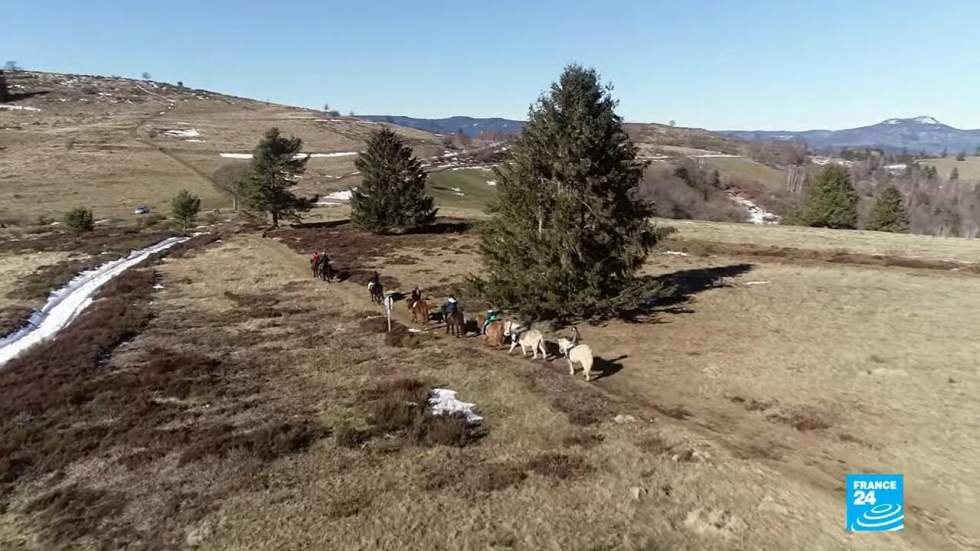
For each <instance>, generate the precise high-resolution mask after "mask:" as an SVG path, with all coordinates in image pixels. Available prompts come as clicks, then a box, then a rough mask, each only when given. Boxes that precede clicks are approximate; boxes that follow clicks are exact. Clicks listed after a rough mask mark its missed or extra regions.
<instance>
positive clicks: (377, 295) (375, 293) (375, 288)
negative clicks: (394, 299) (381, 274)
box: [368, 282, 385, 304]
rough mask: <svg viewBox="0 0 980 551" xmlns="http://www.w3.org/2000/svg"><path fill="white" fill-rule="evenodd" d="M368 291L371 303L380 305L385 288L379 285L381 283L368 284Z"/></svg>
mask: <svg viewBox="0 0 980 551" xmlns="http://www.w3.org/2000/svg"><path fill="white" fill-rule="evenodd" d="M368 291H370V293H371V302H376V303H378V304H381V303H382V302H383V301H384V298H385V288H384V286H383V285H381V282H377V283H374V284H373V285H372V284H368Z"/></svg>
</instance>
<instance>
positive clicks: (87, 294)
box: [0, 237, 188, 366]
mask: <svg viewBox="0 0 980 551" xmlns="http://www.w3.org/2000/svg"><path fill="white" fill-rule="evenodd" d="M187 239H188V238H187V237H170V238H167V239H164V240H163V241H160V242H159V243H157V244H155V245H151V246H149V247H147V248H145V249H139V250H135V251H133V252H131V253H129V256H127V257H126V258H120V259H118V260H113V261H111V262H107V263H105V264H103V265H102V266H99V267H98V268H95V269H94V270H89V271H86V272H82V273H80V274H78V275H77V276H76V277H75V278H74V279H72V280H71V281H70V282H68V284H67V285H65V286H64V287H62V288H60V289H58V290H56V291H54V292H53V293H51V295H50V296H49V297H48V302H47V303H46V304H45V305H44V307H43V308H41V310H39V311H37V312H35V313H34V314H32V315H31V318H30V320H29V321H28V323H27V325H26V326H24V327H22V328H21V329H19V330H18V331H16V332H14V333H12V334H10V335H8V336H6V337H4V338H3V339H0V366H2V365H3V364H5V363H7V362H8V361H10V360H12V359H14V358H16V357H17V356H19V355H20V354H21V353H23V352H24V351H25V350H27V349H28V348H30V347H32V346H34V345H35V344H37V343H39V342H41V341H44V340H46V339H49V338H51V337H53V336H54V335H55V334H56V333H57V332H58V331H60V330H61V329H63V328H64V327H65V326H67V325H68V324H69V323H71V322H72V321H74V320H75V318H77V317H78V315H79V314H81V313H82V311H83V310H85V308H86V307H88V305H89V304H91V303H92V296H93V295H94V294H95V292H96V291H98V290H99V288H100V287H102V286H103V285H105V284H106V283H108V282H109V281H111V280H112V279H113V278H115V277H116V276H118V275H120V274H122V273H123V272H125V271H126V270H128V269H129V268H131V267H133V266H135V265H137V264H139V263H140V262H143V261H144V260H146V259H147V258H149V257H150V256H151V255H154V254H156V253H159V252H162V251H165V250H167V249H169V248H170V247H173V246H174V245H176V244H178V243H182V242H184V241H187Z"/></svg>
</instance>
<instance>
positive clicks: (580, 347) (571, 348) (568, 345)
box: [558, 327, 595, 381]
mask: <svg viewBox="0 0 980 551" xmlns="http://www.w3.org/2000/svg"><path fill="white" fill-rule="evenodd" d="M572 330H573V331H575V336H574V337H573V338H572V339H566V338H565V337H562V338H560V339H558V350H559V351H560V352H561V353H562V355H563V356H565V358H566V360H567V361H568V374H569V375H575V364H580V365H581V366H582V372H583V373H584V374H585V380H586V381H590V380H592V364H593V362H594V361H595V356H594V355H593V354H592V348H591V347H590V346H589V345H587V344H578V341H579V334H578V329H577V328H575V327H572Z"/></svg>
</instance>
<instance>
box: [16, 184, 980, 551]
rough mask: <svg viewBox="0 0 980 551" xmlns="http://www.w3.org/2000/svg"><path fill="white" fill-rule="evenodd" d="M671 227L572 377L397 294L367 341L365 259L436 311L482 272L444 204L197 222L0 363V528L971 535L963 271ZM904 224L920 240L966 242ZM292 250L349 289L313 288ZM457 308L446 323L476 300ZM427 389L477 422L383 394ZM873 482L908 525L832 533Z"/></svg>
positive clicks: (976, 410)
mask: <svg viewBox="0 0 980 551" xmlns="http://www.w3.org/2000/svg"><path fill="white" fill-rule="evenodd" d="M473 185H477V184H476V183H474V184H473ZM482 185H485V184H482ZM323 210H330V211H331V212H333V213H336V217H338V218H339V217H342V216H343V211H344V210H345V207H337V208H333V209H323ZM457 212H461V213H465V212H466V211H464V210H457ZM672 224H674V225H675V226H677V227H678V229H679V232H678V233H677V234H675V236H673V237H672V239H671V241H669V242H667V243H665V244H664V245H663V246H662V247H661V249H660V251H659V252H658V253H657V254H655V255H654V256H652V257H651V258H650V260H649V261H648V263H647V265H646V268H645V272H647V273H649V274H651V275H654V276H657V277H659V278H661V280H662V281H664V282H666V283H669V284H671V285H673V286H675V289H676V291H675V293H674V294H673V295H672V296H671V297H670V298H669V299H665V300H664V301H663V302H662V304H659V305H657V306H656V307H655V308H654V310H653V311H652V312H651V313H650V315H649V317H647V318H644V319H641V320H634V321H632V322H625V321H608V322H605V323H602V324H598V325H589V324H582V325H580V326H579V328H580V330H581V333H582V337H583V339H584V340H585V341H586V342H588V343H589V344H590V345H591V346H592V347H593V349H594V350H595V351H596V354H597V355H598V357H599V362H598V369H597V372H598V374H597V377H596V378H595V379H594V380H593V381H592V382H589V383H587V382H585V381H584V380H583V379H582V376H581V373H579V374H577V375H576V376H574V377H572V376H569V375H568V372H567V368H566V366H565V362H564V360H563V359H559V358H557V357H556V355H555V354H554V351H553V350H552V351H551V355H550V357H549V359H548V360H547V361H541V360H537V361H532V360H530V359H522V358H520V357H519V355H518V354H517V353H515V354H512V355H508V354H507V351H506V350H493V349H490V348H488V347H486V346H485V345H484V344H483V343H482V342H481V340H480V339H478V338H475V337H469V338H464V339H455V338H451V337H447V336H445V334H444V330H443V327H442V325H441V324H437V323H435V322H433V323H431V324H428V325H427V326H424V327H423V326H419V325H415V324H413V323H412V322H411V321H410V320H409V316H408V312H407V308H406V306H405V304H404V302H399V303H397V304H396V308H395V320H394V331H393V332H392V333H390V334H387V333H386V332H385V323H384V318H383V316H382V310H381V308H380V307H379V306H378V305H375V304H372V303H371V302H370V300H369V298H368V293H367V291H366V290H365V288H364V282H365V281H366V279H365V278H366V275H367V274H368V273H369V272H370V271H371V270H375V269H376V270H379V271H380V272H381V273H382V275H383V276H384V280H383V281H384V282H385V284H386V286H387V287H388V288H389V289H390V290H400V291H407V290H408V289H410V288H411V287H412V286H413V285H415V284H418V285H421V286H422V287H423V288H425V289H426V295H427V296H428V298H429V299H430V300H431V301H432V302H433V303H434V304H435V303H438V302H441V301H443V300H444V299H445V296H446V295H447V294H448V293H450V292H453V289H457V288H461V286H460V284H461V283H462V280H463V278H464V277H465V276H466V275H468V274H472V273H475V272H477V271H478V270H479V269H480V259H479V256H478V253H477V247H476V245H477V237H476V234H475V233H474V230H473V229H472V228H470V227H469V225H468V224H466V223H463V222H460V221H453V220H444V221H443V223H441V224H440V225H439V226H437V228H436V229H437V230H439V231H433V232H429V233H422V234H414V235H403V236H389V237H379V236H374V235H371V234H366V233H363V232H361V231H359V230H356V229H353V228H352V227H351V226H350V225H349V224H346V223H344V222H342V221H340V222H334V223H320V224H311V225H307V226H298V227H295V228H283V229H281V230H277V231H272V232H267V233H265V236H264V237H263V235H261V234H260V233H259V232H258V231H256V230H251V229H249V228H248V227H241V226H231V225H227V224H226V225H223V226H217V227H214V228H212V232H213V233H212V234H211V236H202V237H201V238H198V239H197V240H196V241H194V242H192V243H191V244H190V245H189V246H188V247H187V248H186V249H185V250H182V251H177V252H175V253H174V254H172V255H170V256H168V257H165V258H164V259H162V260H160V261H156V262H155V263H151V264H149V265H147V266H146V267H144V268H141V269H139V270H136V271H133V272H131V273H130V274H129V275H127V276H124V278H122V279H121V280H120V282H119V285H120V287H118V288H114V289H113V290H111V292H108V293H107V294H104V295H103V297H102V298H101V299H100V300H97V301H96V302H95V303H94V304H93V306H92V308H91V310H90V311H89V312H88V313H87V314H86V315H85V316H83V317H82V318H81V319H80V320H78V321H77V322H76V323H75V324H73V325H72V326H70V328H69V329H68V330H66V334H65V335H64V336H63V337H59V339H58V340H57V341H55V343H54V345H53V346H52V345H46V346H42V347H39V349H38V350H37V351H36V352H32V353H31V355H30V356H29V357H27V358H25V359H24V360H23V361H22V362H21V361H20V360H18V362H20V363H15V364H14V365H10V366H7V367H5V368H4V369H2V370H0V388H3V390H4V393H5V395H6V396H14V397H15V399H14V400H12V401H8V402H6V403H5V405H4V407H3V409H2V411H0V413H2V414H3V419H4V423H5V425H4V427H3V429H2V430H3V431H4V434H7V435H14V434H16V435H17V436H16V439H15V440H7V442H6V443H5V444H4V446H6V448H5V450H4V458H5V462H4V463H0V467H2V469H0V470H2V472H0V481H2V484H3V486H2V487H3V489H4V490H3V496H4V500H3V508H2V509H0V547H2V548H4V549H6V548H13V549H38V550H41V549H53V548H59V547H65V546H66V545H65V542H67V541H71V542H74V543H75V544H77V546H78V547H82V548H87V547H91V548H98V547H100V546H102V547H110V548H116V547H126V546H129V547H134V548H140V547H145V548H154V549H159V548H180V547H200V548H206V549H242V548H246V547H247V548H249V549H307V548H311V547H319V548H331V549H354V548H391V549H395V548H422V547H425V548H431V549H458V548H473V547H481V548H484V547H486V548H493V549H506V548H518V549H527V548H533V549H559V548H563V549H567V548H573V549H650V548H662V549H729V548H740V549H741V548H744V549H759V548H762V549H773V548H781V549H804V548H808V549H816V548H819V549H950V550H953V549H973V548H976V547H977V545H980V524H978V523H977V520H976V519H977V518H980V504H978V503H977V501H976V498H975V496H976V495H977V493H978V492H980V486H978V481H980V472H978V466H977V463H976V462H975V461H973V458H974V457H975V456H976V455H977V454H978V453H980V445H978V443H977V442H976V439H975V438H974V436H975V435H976V434H977V431H978V430H980V426H978V423H977V419H980V406H978V405H977V402H976V400H975V396H976V395H977V393H978V392H980V375H978V373H977V371H976V369H975V365H974V363H975V362H974V359H975V358H976V357H977V355H978V354H980V345H978V344H977V341H976V339H973V338H972V332H973V330H972V327H975V326H976V325H977V324H978V323H980V318H978V312H980V302H978V300H980V299H977V297H980V275H978V274H977V273H976V272H975V271H970V270H963V269H957V268H958V267H959V266H960V264H959V263H957V264H956V266H950V265H946V264H938V265H932V264H929V265H915V264H913V265H910V266H908V265H903V263H902V262H896V263H891V264H885V263H868V262H865V261H864V258H865V257H864V256H861V255H875V254H889V255H898V254H900V253H901V252H902V251H906V252H908V254H909V255H910V256H911V257H915V256H920V255H923V254H925V253H926V252H927V251H926V249H927V248H928V247H926V245H925V244H924V243H923V242H920V241H921V240H922V238H919V237H917V236H891V235H888V236H885V235H883V234H871V233H860V232H839V231H836V232H835V231H831V230H827V231H825V232H819V233H815V234H814V237H813V239H811V240H805V239H802V238H801V237H799V236H797V235H796V233H795V232H796V231H797V229H796V228H787V227H778V226H767V227H755V226H749V225H739V224H708V223H699V222H690V223H682V224H676V223H673V222H672ZM811 231H812V230H811ZM216 237H217V239H216ZM877 237H880V238H881V239H880V241H881V242H880V243H878V242H877V241H878V240H877V239H876V238H877ZM685 242H687V243H689V244H692V243H693V244H696V245H697V246H694V245H691V247H690V248H689V249H688V251H689V252H687V253H685V254H686V256H685V255H684V254H677V253H680V252H682V251H680V250H677V248H676V246H678V245H683V244H684V243H685ZM37 243H46V242H45V241H43V240H41V241H38V242H37ZM743 243H752V244H754V245H756V246H759V247H766V246H768V245H770V244H772V245H777V246H779V247H785V248H789V249H790V250H791V251H792V252H789V253H785V254H783V255H782V256H779V255H773V256H767V255H758V254H754V253H753V252H752V251H749V252H745V251H742V252H740V249H739V248H738V247H733V245H738V244H743ZM929 243H930V244H932V249H933V250H934V251H936V252H935V257H937V258H949V259H967V258H969V257H970V254H971V251H972V250H973V249H972V247H974V244H973V242H972V241H967V240H958V239H939V238H930V239H929ZM26 246H27V245H26V244H24V247H26ZM37 248H39V249H46V250H47V252H45V251H42V250H38V251H36V252H28V251H27V250H26V249H24V248H18V249H17V250H16V251H9V252H7V253H5V256H3V257H2V258H0V260H4V261H5V262H6V263H5V264H0V265H2V266H4V267H5V268H4V269H5V270H6V272H5V273H9V274H11V276H12V278H13V279H15V280H21V279H23V278H24V277H25V274H26V273H27V272H28V270H29V268H30V267H31V266H35V265H42V264H46V263H50V262H55V263H56V262H59V261H64V260H65V258H66V257H65V255H66V254H67V253H65V252H54V250H55V249H58V248H59V247H57V246H55V245H54V244H50V243H49V244H48V245H46V246H43V247H41V246H38V247H37ZM313 250H328V251H330V254H331V255H332V257H333V258H334V262H335V263H336V265H337V266H338V267H339V268H340V269H341V270H342V271H344V272H345V273H346V277H347V280H346V281H344V282H341V283H326V282H322V281H318V280H315V279H313V278H312V277H311V276H310V271H309V264H308V262H307V256H308V254H309V253H310V252H311V251H313ZM824 250H832V251H837V252H838V253H839V252H840V251H843V250H846V251H850V252H851V253H852V254H854V255H859V256H856V257H854V258H848V257H843V256H839V257H826V256H824V255H822V254H817V253H820V252H821V251H824ZM808 251H809V252H811V253H813V254H804V253H806V252H808ZM15 254H16V255H17V256H16V257H17V258H19V259H22V261H21V262H22V264H19V265H14V264H13V263H12V262H11V261H10V259H11V258H13V256H12V255H15ZM14 287H16V285H15V286H14ZM461 290H462V289H461ZM466 300H467V299H466V298H465V297H464V309H465V310H466V311H467V312H468V313H469V314H470V315H475V314H476V313H477V312H478V311H480V310H482V309H483V308H484V307H485V306H486V305H484V304H479V303H475V302H466ZM120 301H122V302H121V303H120ZM6 304H8V301H5V302H4V305H6ZM120 304H129V305H130V306H129V307H127V308H126V310H125V312H126V314H125V316H122V317H120V316H119V314H116V313H113V312H114V310H113V309H114V308H118V307H119V305H120ZM96 327H98V328H99V330H98V333H93V331H94V330H95V328H96ZM419 330H421V331H419ZM117 332H119V333H120V334H121V333H125V334H127V335H128V337H126V338H125V339H124V340H119V336H118V335H117ZM546 332H547V333H548V335H549V339H550V340H552V341H554V339H555V338H556V337H557V336H558V335H559V334H563V333H564V332H566V331H563V330H556V331H546ZM58 343H60V344H58ZM54 373H57V374H58V377H59V381H60V383H59V384H58V385H56V386H52V382H51V376H52V374H54ZM432 387H437V388H449V389H452V390H455V391H457V392H458V396H459V398H460V399H461V400H463V401H466V402H472V403H475V404H476V407H477V410H478V412H479V414H480V415H482V416H483V417H484V422H483V423H482V424H481V425H480V426H479V428H478V429H467V428H465V426H458V425H454V424H453V423H449V424H448V425H445V426H444V425H440V424H437V423H434V422H433V421H432V419H434V418H429V417H424V416H420V415H421V414H420V413H419V411H417V408H413V407H412V406H405V404H406V403H409V404H410V403H411V401H412V400H415V399H417V398H412V397H413V396H418V393H419V392H424V390H425V389H427V388H432ZM869 391H870V392H871V394H870V395H871V396H873V398H871V399H869V397H868V396H869V394H868V392H869ZM406 400H407V402H406ZM133 404H139V407H134V406H133ZM25 415H30V416H31V418H32V422H31V423H30V424H26V425H25V424H23V419H25V417H24V416H25ZM880 471H897V472H903V473H904V474H905V476H906V484H907V493H906V500H907V504H908V507H909V510H908V513H907V519H908V521H909V522H908V524H907V528H906V530H905V531H904V532H903V533H902V534H897V535H893V536H889V537H887V538H861V537H857V536H853V535H847V534H846V533H845V532H844V531H843V529H842V523H843V506H844V498H843V494H842V492H843V477H844V475H845V474H846V473H853V472H880ZM953 481H956V484H954V483H953Z"/></svg>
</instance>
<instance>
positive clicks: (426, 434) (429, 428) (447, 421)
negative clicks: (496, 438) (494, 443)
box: [413, 414, 480, 448]
mask: <svg viewBox="0 0 980 551" xmlns="http://www.w3.org/2000/svg"><path fill="white" fill-rule="evenodd" d="M413 436H414V439H415V441H416V442H418V443H421V444H424V445H427V446H452V447H456V448H463V447H466V445H468V444H470V443H472V442H474V441H476V440H478V439H479V438H480V433H479V432H478V431H475V430H472V428H471V427H470V425H469V423H467V422H466V417H465V416H463V415H461V414H456V415H425V416H424V417H423V418H422V422H421V423H419V424H417V425H416V426H415V431H414V434H413Z"/></svg>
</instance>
